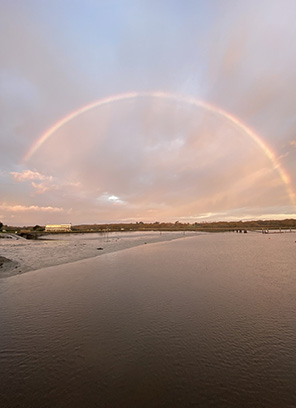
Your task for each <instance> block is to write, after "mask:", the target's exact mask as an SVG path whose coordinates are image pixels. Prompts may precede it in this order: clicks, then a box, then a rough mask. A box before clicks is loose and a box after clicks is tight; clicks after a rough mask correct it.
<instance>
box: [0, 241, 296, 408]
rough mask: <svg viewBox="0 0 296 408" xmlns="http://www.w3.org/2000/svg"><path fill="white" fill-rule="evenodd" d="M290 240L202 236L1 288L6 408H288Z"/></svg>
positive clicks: (294, 249) (291, 388)
mask: <svg viewBox="0 0 296 408" xmlns="http://www.w3.org/2000/svg"><path fill="white" fill-rule="evenodd" d="M295 240H296V236H295V234H288V233H287V234H274V235H273V236H267V235H263V234H256V233H253V234H251V233H249V234H236V233H231V234H208V235H200V236H196V237H192V238H186V239H179V240H175V241H171V242H161V243H157V244H151V245H143V246H141V247H137V248H132V249H127V250H123V251H120V252H114V253H109V254H106V255H103V256H100V257H97V258H92V259H89V260H84V261H79V262H76V263H72V264H67V265H61V266H59V267H51V268H47V269H43V270H39V271H34V272H30V273H27V274H24V275H22V276H15V277H11V278H9V279H6V280H2V282H1V285H0V323H1V333H0V344H1V354H0V367H1V381H0V387H1V392H0V397H1V399H0V402H1V406H4V407H6V406H7V407H41V406H42V407H84V406H87V407H189V406H192V407H230V408H231V407H271V408H272V407H277V408H278V407H295V406H296V391H295V390H296V386H295V384H296V340H295V339H296V336H295V334H296V317H295V309H296V296H295V295H296V275H295V260H296V243H295Z"/></svg>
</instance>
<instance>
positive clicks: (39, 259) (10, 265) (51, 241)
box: [0, 232, 205, 279]
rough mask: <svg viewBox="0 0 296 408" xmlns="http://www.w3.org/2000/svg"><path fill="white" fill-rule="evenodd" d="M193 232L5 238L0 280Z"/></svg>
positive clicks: (1, 243) (0, 247) (0, 242)
mask: <svg viewBox="0 0 296 408" xmlns="http://www.w3.org/2000/svg"><path fill="white" fill-rule="evenodd" d="M200 234H205V233H196V232H187V233H186V234H184V233H183V232H161V233H159V232H145V233H139V232H132V233H109V234H106V235H102V234H96V235H94V234H87V233H86V234H84V235H82V234H77V235H75V234H71V236H69V235H66V234H65V235H63V234H59V235H58V236H52V237H51V238H49V237H48V238H46V239H42V238H41V239H38V240H26V239H19V238H18V237H17V236H11V235H10V236H7V238H4V239H1V240H0V279H1V278H8V277H11V276H15V275H19V274H23V273H26V272H30V271H34V270H38V269H42V268H46V267H49V266H56V265H62V264H67V263H72V262H76V261H80V260H83V259H88V258H94V257H96V256H100V255H104V254H107V253H112V252H117V251H121V250H124V249H128V248H132V247H136V246H140V245H146V244H152V243H157V242H164V241H171V240H175V239H180V238H186V237H192V236H196V235H200Z"/></svg>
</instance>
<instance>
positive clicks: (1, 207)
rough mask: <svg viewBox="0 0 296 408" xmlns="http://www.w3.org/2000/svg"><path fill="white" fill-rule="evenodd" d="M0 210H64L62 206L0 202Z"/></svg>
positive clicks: (17, 211)
mask: <svg viewBox="0 0 296 408" xmlns="http://www.w3.org/2000/svg"><path fill="white" fill-rule="evenodd" d="M0 210H2V211H8V212H16V213H19V212H50V213H52V212H54V213H55V212H62V211H64V209H63V208H60V207H51V206H49V207H39V206H38V205H30V206H26V205H20V204H16V205H7V204H4V203H2V204H1V205H0Z"/></svg>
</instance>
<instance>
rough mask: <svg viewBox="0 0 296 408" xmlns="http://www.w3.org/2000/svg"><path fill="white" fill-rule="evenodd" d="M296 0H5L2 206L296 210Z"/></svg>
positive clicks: (192, 215) (14, 217)
mask: <svg viewBox="0 0 296 408" xmlns="http://www.w3.org/2000/svg"><path fill="white" fill-rule="evenodd" d="M295 15H296V2H295V1H294V0H266V1H265V0H256V1H255V0H254V1H253V0H250V1H243V0H241V1H240V0H221V1H218V0H200V1H198V0H186V1H181V0H158V1H156V0H42V1H39V0H26V1H24V0H2V1H1V2H0V55H1V59H0V220H1V221H2V222H3V223H4V224H9V225H35V224H41V225H44V224H46V223H62V222H67V223H68V222H72V223H73V224H78V223H102V222H117V221H126V222H128V221H152V222H154V221H172V222H175V221H176V220H179V221H183V222H185V221H186V222H196V221H198V222H200V221H211V220H223V219H225V220H236V219H259V218H261V219H268V218H279V219H282V218H291V217H293V218H294V217H296V210H295V187H296V110H295V107H296V41H295V38H296V24H295Z"/></svg>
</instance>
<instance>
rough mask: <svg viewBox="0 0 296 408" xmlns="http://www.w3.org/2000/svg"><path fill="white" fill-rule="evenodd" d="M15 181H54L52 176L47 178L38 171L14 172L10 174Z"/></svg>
mask: <svg viewBox="0 0 296 408" xmlns="http://www.w3.org/2000/svg"><path fill="white" fill-rule="evenodd" d="M10 174H11V175H12V176H13V177H14V179H15V180H16V181H18V182H22V181H27V180H40V181H41V180H49V181H52V176H45V175H44V174H41V173H39V172H38V171H32V170H24V171H22V172H21V173H20V172H17V171H12V172H11V173H10Z"/></svg>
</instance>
